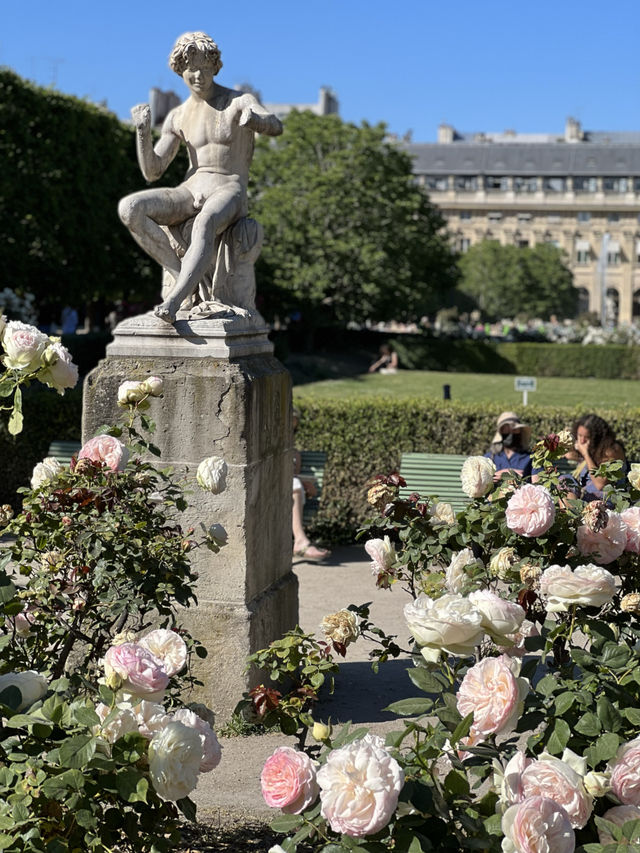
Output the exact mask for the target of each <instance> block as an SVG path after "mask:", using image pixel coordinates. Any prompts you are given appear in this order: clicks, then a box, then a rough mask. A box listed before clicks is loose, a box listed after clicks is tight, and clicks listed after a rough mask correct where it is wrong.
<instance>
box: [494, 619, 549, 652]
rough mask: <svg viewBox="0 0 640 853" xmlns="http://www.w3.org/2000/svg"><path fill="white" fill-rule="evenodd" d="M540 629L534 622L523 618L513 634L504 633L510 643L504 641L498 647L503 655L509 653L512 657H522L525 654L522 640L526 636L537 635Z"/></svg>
mask: <svg viewBox="0 0 640 853" xmlns="http://www.w3.org/2000/svg"><path fill="white" fill-rule="evenodd" d="M539 636H540V631H538V628H537V626H536V624H535V623H534V622H529V620H528V619H525V620H524V622H523V623H522V625H521V626H520V627H519V628H518V630H517V631H515V632H514V633H513V634H505V640H508V641H509V643H510V645H509V644H507V643H504V642H503V644H501V645H499V646H498V648H499V650H500V651H501V652H503V653H504V654H505V655H509V657H512V658H515V657H517V658H522V657H524V656H525V655H526V653H527V650H526V648H525V645H524V641H525V640H526V639H527V637H539Z"/></svg>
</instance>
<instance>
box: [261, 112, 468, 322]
mask: <svg viewBox="0 0 640 853" xmlns="http://www.w3.org/2000/svg"><path fill="white" fill-rule="evenodd" d="M250 192H251V213H252V215H254V216H255V217H256V219H258V220H259V221H260V222H261V223H262V225H263V226H264V228H265V232H266V240H265V246H264V249H263V252H262V259H261V262H260V267H259V272H258V293H259V295H260V294H261V295H262V296H263V298H264V299H265V302H266V304H265V305H263V306H261V307H262V308H263V309H264V310H265V312H266V313H267V315H273V314H277V313H287V312H289V311H292V310H297V311H300V312H301V313H302V319H303V322H304V323H305V324H306V325H307V326H311V327H313V326H318V325H321V324H333V323H341V324H344V323H347V322H348V321H350V320H363V319H366V318H368V319H371V320H385V319H392V318H393V319H398V320H403V319H415V318H416V317H420V316H421V315H423V314H424V313H426V312H427V311H430V310H433V309H434V308H435V307H437V306H438V304H439V302H440V297H441V295H442V294H443V293H444V292H445V291H447V290H448V289H449V288H451V287H453V286H454V285H455V282H456V278H457V270H456V265H455V255H454V253H453V251H452V249H451V247H450V245H449V243H448V241H447V238H446V235H445V234H444V233H443V228H444V220H443V218H442V216H441V215H440V213H439V212H438V211H437V209H436V208H435V207H434V206H433V205H432V204H431V203H430V202H429V200H428V198H427V197H426V196H425V195H424V193H423V192H422V191H421V190H420V189H419V188H418V187H417V186H416V185H415V184H414V182H413V177H412V172H411V160H410V158H409V157H408V156H407V155H406V154H405V153H404V152H403V151H402V150H401V149H400V148H399V147H398V146H397V145H395V144H393V143H392V142H389V141H387V140H386V130H385V127H384V125H382V124H380V125H377V126H376V127H371V126H369V125H367V124H364V123H363V124H362V125H361V126H360V127H357V126H356V125H354V124H349V123H347V122H343V121H342V120H341V119H340V118H338V117H337V116H316V115H313V114H312V113H310V112H293V113H291V114H290V115H289V116H288V117H287V118H286V120H285V130H284V133H283V135H282V136H280V137H278V138H277V139H275V140H266V139H260V140H259V141H258V142H257V146H256V156H255V158H254V163H253V169H252V180H251V186H250Z"/></svg>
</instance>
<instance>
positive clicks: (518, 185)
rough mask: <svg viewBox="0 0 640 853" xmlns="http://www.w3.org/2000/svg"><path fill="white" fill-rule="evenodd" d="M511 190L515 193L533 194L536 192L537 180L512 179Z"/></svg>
mask: <svg viewBox="0 0 640 853" xmlns="http://www.w3.org/2000/svg"><path fill="white" fill-rule="evenodd" d="M513 189H514V191H515V192H517V193H535V192H538V179H537V178H520V177H518V178H514V179H513Z"/></svg>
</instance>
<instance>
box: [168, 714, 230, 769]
mask: <svg viewBox="0 0 640 853" xmlns="http://www.w3.org/2000/svg"><path fill="white" fill-rule="evenodd" d="M173 719H174V720H178V722H180V723H184V725H185V726H189V727H190V728H192V729H195V731H196V732H198V735H199V736H200V743H201V745H202V758H201V760H200V772H201V773H208V772H209V771H210V770H213V769H214V767H217V766H218V764H220V759H221V758H222V747H221V746H220V743H219V742H218V738H217V737H216V733H215V732H214V730H213V729H212V728H211V726H210V725H209V723H207V722H206V721H205V720H203V719H202V717H199V716H198V715H197V714H195V713H194V712H193V711H190V710H189V709H188V708H180V710H179V711H176V712H175V714H174V715H173Z"/></svg>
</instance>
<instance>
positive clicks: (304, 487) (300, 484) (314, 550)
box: [292, 409, 331, 563]
mask: <svg viewBox="0 0 640 853" xmlns="http://www.w3.org/2000/svg"><path fill="white" fill-rule="evenodd" d="M299 422H300V413H299V412H298V410H297V409H294V410H293V432H294V434H295V432H296V430H297V429H298V424H299ZM300 467H301V456H300V451H299V450H294V451H293V516H292V530H293V556H294V557H297V558H298V559H302V560H305V561H307V562H311V563H316V562H318V561H319V560H324V559H326V558H327V557H328V556H329V555H330V553H331V552H330V551H328V550H327V549H326V548H318V546H317V545H314V544H313V543H312V542H310V540H309V537H308V536H307V534H306V532H305V529H304V526H303V513H304V502H305V499H306V497H307V496H308V497H310V498H312V497H315V496H316V495H317V494H318V489H317V486H316V483H315V482H314V480H313V479H312V478H310V477H301V476H300Z"/></svg>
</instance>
